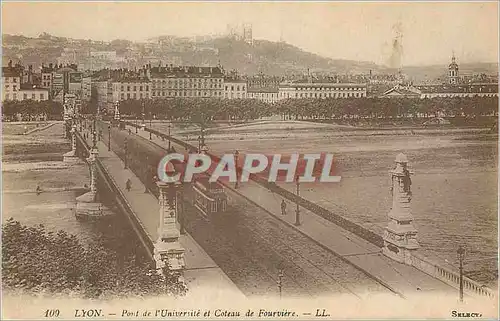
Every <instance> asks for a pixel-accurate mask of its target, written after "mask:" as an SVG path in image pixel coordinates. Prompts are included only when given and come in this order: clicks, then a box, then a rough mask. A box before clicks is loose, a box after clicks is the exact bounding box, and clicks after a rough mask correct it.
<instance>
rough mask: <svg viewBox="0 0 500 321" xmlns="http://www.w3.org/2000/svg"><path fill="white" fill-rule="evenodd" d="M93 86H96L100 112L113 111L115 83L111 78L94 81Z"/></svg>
mask: <svg viewBox="0 0 500 321" xmlns="http://www.w3.org/2000/svg"><path fill="white" fill-rule="evenodd" d="M92 87H93V88H95V91H96V95H97V110H98V112H103V111H107V112H113V110H114V101H113V83H112V82H111V81H110V80H98V81H95V82H92Z"/></svg>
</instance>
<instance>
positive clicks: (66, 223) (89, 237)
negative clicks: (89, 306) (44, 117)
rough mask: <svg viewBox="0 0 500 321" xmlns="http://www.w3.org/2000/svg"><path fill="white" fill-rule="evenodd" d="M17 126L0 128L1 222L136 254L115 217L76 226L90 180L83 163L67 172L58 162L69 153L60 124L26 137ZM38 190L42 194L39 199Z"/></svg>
mask: <svg viewBox="0 0 500 321" xmlns="http://www.w3.org/2000/svg"><path fill="white" fill-rule="evenodd" d="M18 126H20V125H16V124H8V123H7V124H4V127H3V137H2V140H3V144H4V154H3V160H2V189H3V193H2V221H3V222H5V221H6V220H8V219H9V218H13V219H15V220H17V221H19V222H21V223H22V224H25V225H28V226H32V225H38V224H42V225H43V226H44V227H45V228H46V230H48V231H53V232H56V231H59V230H64V231H65V232H67V233H70V234H74V235H76V236H77V238H78V239H79V240H80V241H81V242H82V243H83V244H85V245H87V246H90V245H91V244H93V243H94V242H99V243H101V244H103V243H105V244H106V246H109V247H110V248H113V249H115V250H116V251H117V253H118V252H120V254H123V255H127V251H128V250H127V248H128V249H135V248H136V244H135V242H136V240H135V238H133V237H130V235H132V234H131V231H130V229H129V227H128V226H127V225H126V224H123V220H121V219H120V217H119V215H115V216H114V217H111V219H109V220H106V221H104V222H96V223H92V222H85V221H78V220H76V218H75V213H74V209H75V206H76V200H75V199H76V197H77V196H79V195H81V194H82V193H83V190H82V188H83V187H84V184H87V185H90V182H89V179H90V178H89V177H90V175H89V169H88V166H87V165H86V164H85V163H84V162H82V163H80V164H78V165H70V166H68V165H67V164H65V163H63V162H62V155H63V154H64V153H65V152H67V151H69V150H70V149H71V146H70V143H69V141H68V140H67V139H65V138H64V137H63V134H62V133H63V130H62V124H61V123H59V124H56V125H55V126H52V127H51V128H49V129H46V130H44V131H40V132H37V133H33V134H31V135H26V136H24V135H22V132H23V131H22V130H20V129H19V128H18ZM19 133H21V135H19ZM37 186H40V188H41V189H42V191H43V192H42V193H41V194H39V195H37V194H36V193H35V189H36V187H37ZM107 211H108V213H112V212H111V210H110V209H109V208H107ZM110 263H112V262H110Z"/></svg>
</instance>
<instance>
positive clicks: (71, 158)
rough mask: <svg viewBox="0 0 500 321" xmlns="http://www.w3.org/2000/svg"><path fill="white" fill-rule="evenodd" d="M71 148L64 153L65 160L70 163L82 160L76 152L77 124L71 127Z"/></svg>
mask: <svg viewBox="0 0 500 321" xmlns="http://www.w3.org/2000/svg"><path fill="white" fill-rule="evenodd" d="M70 133H71V150H70V151H69V152H67V153H65V154H64V155H63V161H64V162H65V163H69V164H76V163H79V162H80V159H79V158H78V155H77V153H76V124H73V126H72V128H71V131H70Z"/></svg>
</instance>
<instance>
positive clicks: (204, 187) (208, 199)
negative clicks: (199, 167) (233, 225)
mask: <svg viewBox="0 0 500 321" xmlns="http://www.w3.org/2000/svg"><path fill="white" fill-rule="evenodd" d="M193 204H194V206H195V207H196V208H197V209H198V210H199V211H200V212H201V213H202V214H203V215H204V216H207V217H209V216H211V215H213V214H216V213H223V212H226V209H227V195H226V192H225V190H224V187H223V186H222V184H220V183H219V182H209V176H208V175H199V176H197V177H196V178H195V180H194V182H193Z"/></svg>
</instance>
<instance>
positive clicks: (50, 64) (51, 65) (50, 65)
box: [49, 63, 54, 71]
mask: <svg viewBox="0 0 500 321" xmlns="http://www.w3.org/2000/svg"><path fill="white" fill-rule="evenodd" d="M52 67H54V65H53V64H52V63H49V69H50V71H52Z"/></svg>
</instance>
